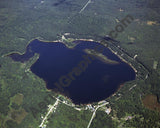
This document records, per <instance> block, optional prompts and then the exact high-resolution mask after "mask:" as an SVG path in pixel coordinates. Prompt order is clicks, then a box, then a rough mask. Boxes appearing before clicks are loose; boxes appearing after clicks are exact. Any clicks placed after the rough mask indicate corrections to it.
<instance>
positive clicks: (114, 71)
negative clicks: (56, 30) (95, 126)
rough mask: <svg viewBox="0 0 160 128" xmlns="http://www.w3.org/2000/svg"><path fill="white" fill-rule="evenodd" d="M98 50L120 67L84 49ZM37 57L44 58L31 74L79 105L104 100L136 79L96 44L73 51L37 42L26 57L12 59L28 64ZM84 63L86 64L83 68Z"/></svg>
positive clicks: (57, 44)
mask: <svg viewBox="0 0 160 128" xmlns="http://www.w3.org/2000/svg"><path fill="white" fill-rule="evenodd" d="M97 46H99V47H100V48H104V50H103V54H104V55H106V56H107V57H108V58H109V59H111V60H115V61H118V62H119V64H107V63H105V62H103V61H101V59H98V58H96V57H94V56H91V55H90V56H88V54H87V53H85V52H84V49H94V48H95V47H97ZM35 53H38V54H39V55H40V56H39V59H38V60H37V61H36V62H35V63H34V64H33V65H32V66H31V71H32V72H33V73H34V74H36V75H37V76H39V77H40V78H42V79H43V80H44V81H45V82H46V87H47V88H48V89H51V90H53V91H59V92H60V93H62V94H63V95H65V96H67V97H68V98H70V99H71V100H72V101H73V102H74V103H75V104H85V103H92V102H97V101H100V100H103V99H105V98H107V97H109V96H110V95H112V94H113V93H114V92H115V91H116V90H117V89H118V88H119V86H120V85H121V84H123V83H124V82H126V81H130V80H134V79H135V72H134V70H133V69H132V68H131V67H130V66H129V65H128V64H126V63H124V62H123V61H121V60H120V59H119V58H118V57H117V56H116V55H115V54H113V53H112V52H111V51H110V50H109V49H108V48H105V47H104V46H101V45H100V44H98V43H96V42H87V41H81V42H80V43H79V44H78V45H77V46H76V47H75V48H73V49H69V48H67V47H66V46H65V45H64V44H62V43H58V42H57V43H45V42H41V41H38V40H34V41H32V42H31V43H30V44H29V45H28V46H27V49H26V53H25V54H24V55H19V54H17V53H13V54H11V55H10V57H11V58H12V59H13V60H15V61H21V62H25V61H27V60H28V59H29V58H31V57H32V56H33V55H34V54H35ZM84 56H85V57H88V59H86V58H85V57H84ZM82 61H83V62H85V63H81V66H80V62H82ZM87 62H88V63H87ZM73 69H76V71H77V70H78V72H76V73H77V74H78V73H79V74H78V75H77V74H76V73H75V72H73ZM60 78H61V82H60ZM62 83H63V84H64V85H65V86H64V85H63V84H62ZM57 85H58V86H57Z"/></svg>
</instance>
